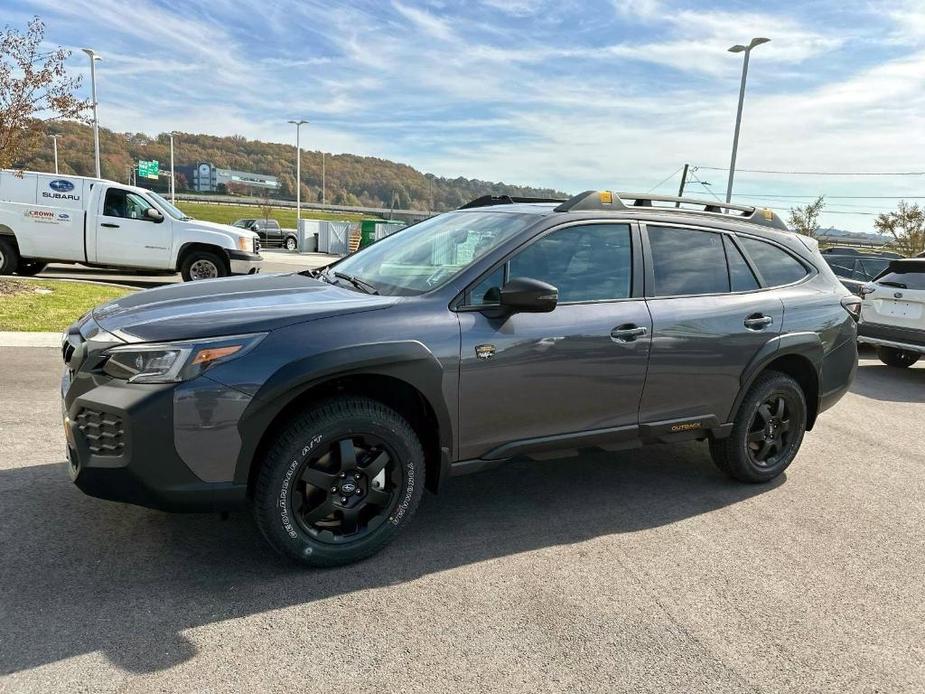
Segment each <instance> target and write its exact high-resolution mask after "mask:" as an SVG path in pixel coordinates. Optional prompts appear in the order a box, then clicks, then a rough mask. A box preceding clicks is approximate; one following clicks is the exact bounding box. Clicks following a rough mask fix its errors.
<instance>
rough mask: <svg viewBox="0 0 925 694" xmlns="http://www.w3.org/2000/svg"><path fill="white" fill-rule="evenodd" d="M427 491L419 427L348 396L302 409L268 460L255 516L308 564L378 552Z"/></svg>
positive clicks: (268, 534)
mask: <svg viewBox="0 0 925 694" xmlns="http://www.w3.org/2000/svg"><path fill="white" fill-rule="evenodd" d="M423 493H424V451H423V449H422V448H421V444H420V441H419V440H418V437H417V435H416V434H415V432H414V430H413V429H412V428H411V426H410V425H409V424H408V422H407V421H406V420H405V419H404V418H403V417H401V415H399V414H398V413H397V412H395V411H394V410H392V409H390V408H388V407H386V406H385V405H383V404H382V403H379V402H377V401H375V400H370V399H367V398H360V397H341V398H337V399H335V400H330V401H328V402H326V403H323V404H321V405H318V406H317V407H314V408H312V409H310V410H307V411H305V412H303V413H302V414H300V415H297V416H296V417H295V418H294V419H293V420H292V421H291V422H290V423H289V424H288V425H287V426H286V427H285V428H284V429H283V430H282V431H281V432H280V433H279V434H278V436H277V437H276V443H275V444H274V445H273V447H272V448H271V449H270V450H269V451H268V452H267V454H266V455H265V457H264V459H263V460H262V461H261V468H260V471H259V473H258V477H257V484H256V488H255V492H254V501H253V508H254V516H255V518H256V521H257V525H258V527H259V528H260V530H261V532H262V533H263V535H264V537H265V538H266V539H267V541H268V542H269V543H270V545H271V546H272V547H273V548H274V549H276V550H277V551H278V552H280V553H281V554H283V555H285V556H287V557H289V558H290V559H293V560H294V561H297V562H300V563H302V564H306V565H308V566H337V565H339V564H348V563H350V562H354V561H357V560H359V559H363V558H365V557H368V556H370V555H372V554H375V553H376V552H378V551H379V550H380V549H382V548H383V547H384V546H385V545H386V544H388V543H389V542H390V541H391V540H392V539H393V538H394V537H395V535H396V534H397V533H398V531H399V530H401V528H403V527H404V526H405V525H407V524H408V521H409V520H410V519H411V516H412V515H414V511H415V509H416V508H417V505H418V503H419V502H420V500H421V496H422V495H423Z"/></svg>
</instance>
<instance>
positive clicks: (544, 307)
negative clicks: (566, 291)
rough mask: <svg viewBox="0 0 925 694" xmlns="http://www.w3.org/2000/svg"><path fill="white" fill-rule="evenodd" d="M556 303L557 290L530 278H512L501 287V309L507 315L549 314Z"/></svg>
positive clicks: (557, 299) (557, 301) (557, 298)
mask: <svg viewBox="0 0 925 694" xmlns="http://www.w3.org/2000/svg"><path fill="white" fill-rule="evenodd" d="M558 303H559V290H558V289H556V288H555V287H553V286H552V285H551V284H548V283H547V282H541V281H540V280H535V279H533V278H531V277H514V278H513V279H511V280H509V281H508V283H507V284H505V285H504V286H503V287H501V307H502V308H504V309H507V312H508V313H549V312H550V311H552V310H553V309H555V307H556V304H558Z"/></svg>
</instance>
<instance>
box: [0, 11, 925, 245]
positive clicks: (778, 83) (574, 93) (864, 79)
mask: <svg viewBox="0 0 925 694" xmlns="http://www.w3.org/2000/svg"><path fill="white" fill-rule="evenodd" d="M0 10H2V17H3V21H4V23H10V24H18V25H21V26H22V25H24V24H25V22H26V21H27V19H28V18H29V17H30V16H31V15H33V14H38V15H39V16H41V17H42V19H43V20H45V22H46V24H47V30H48V33H47V38H48V40H49V41H50V42H52V43H55V44H61V45H64V46H67V47H70V48H72V49H74V50H75V53H74V55H73V56H72V58H71V59H70V61H69V65H70V67H71V68H72V69H73V70H74V71H75V72H82V73H84V74H86V73H88V69H87V60H86V57H85V56H84V55H83V54H81V53H80V52H79V48H80V47H83V46H91V47H93V48H94V49H95V50H97V51H98V52H99V53H100V54H102V55H103V58H104V60H103V62H102V63H101V64H99V68H98V91H99V101H100V122H101V124H102V125H103V126H105V127H109V128H113V129H116V130H123V131H143V132H147V133H149V134H156V133H158V132H166V131H168V130H171V129H175V130H179V131H185V132H197V133H198V132H204V133H213V134H225V135H230V134H240V135H244V136H246V137H250V138H257V139H262V140H271V141H276V142H292V141H293V139H294V133H293V127H292V126H289V125H287V124H286V121H287V120H288V119H290V118H307V119H308V120H310V121H311V125H310V126H309V127H308V129H303V143H305V146H306V147H307V148H309V149H324V150H325V151H328V152H351V153H356V154H364V155H372V156H381V157H385V158H388V159H395V160H399V161H404V162H407V163H409V164H412V165H413V166H415V167H418V168H420V169H423V170H425V171H431V172H434V173H436V174H438V175H445V176H457V175H463V176H468V177H478V178H483V179H489V180H503V181H505V182H510V183H521V184H533V185H544V186H553V187H557V188H560V189H563V190H566V191H568V192H577V191H579V190H583V189H585V188H611V189H615V190H631V191H635V190H640V189H641V190H644V191H648V190H649V189H651V188H652V187H654V186H657V184H659V183H660V181H663V180H664V179H666V178H668V179H669V180H668V181H667V182H665V183H663V184H662V185H661V186H660V187H657V188H656V190H658V191H659V192H665V193H671V192H672V191H673V190H676V188H677V183H678V178H679V174H677V173H676V174H674V176H673V177H670V176H671V175H672V172H673V171H677V170H678V169H679V168H680V167H681V165H682V164H683V163H684V162H690V163H691V164H693V165H700V166H702V167H707V166H712V167H720V168H721V167H726V166H728V161H729V152H730V146H731V140H732V126H733V119H734V116H735V108H736V99H737V94H738V86H739V75H740V70H741V56H737V55H734V54H731V53H728V52H726V49H727V48H728V47H729V46H730V45H732V44H734V43H740V42H741V43H744V42H747V41H748V39H749V38H750V37H752V36H768V37H770V38H771V39H772V41H771V43H769V44H767V45H763V46H760V47H758V48H756V49H755V51H754V53H753V55H752V61H751V66H750V70H749V84H748V94H747V97H746V104H745V116H744V120H743V129H742V135H741V141H740V148H739V159H738V167H739V168H740V169H743V170H744V169H755V170H770V171H806V170H812V171H916V170H918V171H921V170H923V169H925V156H923V155H925V2H923V0H910V1H908V2H902V1H897V2H889V3H878V2H855V3H852V2H844V1H842V2H839V1H831V2H830V1H828V0H813V1H807V2H785V1H780V2H773V3H771V2H762V3H753V2H728V1H725V2H724V1H722V0H719V1H717V2H709V3H698V2H689V1H688V2H684V1H675V0H636V1H635V2H629V1H622V0H593V1H587V2H572V1H571V0H554V1H552V0H550V1H547V0H481V1H478V0H470V1H469V2H451V1H448V0H400V1H399V0H391V1H389V0H375V1H373V0H370V1H368V2H362V1H355V2H334V1H328V2H317V1H315V0H298V1H292V2H289V1H282V2H272V1H261V0H212V1H210V2H207V3H199V2H196V1H195V0H179V1H161V2H148V1H146V0H133V2H131V3H128V2H125V1H124V0H68V1H67V2H62V1H61V0H31V1H30V2H18V1H15V0H0ZM87 86H89V85H88V84H87ZM178 147H181V145H180V144H178ZM695 175H696V177H697V178H698V179H700V180H702V181H704V182H706V183H707V184H709V186H708V187H707V186H703V185H701V184H700V183H699V182H696V181H695V182H694V183H693V184H692V186H691V187H690V188H689V192H690V193H692V194H693V193H699V194H701V195H703V196H707V197H709V196H710V195H711V193H710V190H711V189H712V191H713V193H715V194H716V195H719V196H722V195H723V193H724V190H725V176H726V174H725V172H724V171H718V170H712V169H707V168H701V169H699V170H697V171H695ZM669 177H670V178H669ZM923 183H925V177H923V176H917V177H915V176H906V177H898V176H865V177H860V176H859V177H854V176H838V177H836V176H790V175H780V174H774V175H766V174H757V173H754V174H750V173H745V172H742V173H739V174H737V177H736V187H735V192H736V194H737V197H736V200H738V201H741V202H755V201H762V202H764V203H767V204H771V205H774V206H778V207H784V208H786V207H788V206H789V205H790V204H793V203H794V202H799V201H800V199H799V198H790V197H784V196H812V195H816V194H820V193H826V194H827V195H829V196H832V197H830V201H829V209H830V212H829V213H828V214H826V216H825V219H824V222H825V223H826V224H827V225H828V224H833V225H836V226H839V227H841V228H847V229H854V230H858V231H866V230H869V229H870V228H871V222H872V220H873V216H872V215H873V214H874V213H876V212H878V211H882V210H885V209H890V208H892V207H893V206H894V204H895V202H896V200H895V199H892V198H877V199H861V198H853V199H838V198H835V197H834V196H907V197H908V198H911V197H914V196H925V185H923ZM750 196H757V197H750ZM923 201H925V198H923Z"/></svg>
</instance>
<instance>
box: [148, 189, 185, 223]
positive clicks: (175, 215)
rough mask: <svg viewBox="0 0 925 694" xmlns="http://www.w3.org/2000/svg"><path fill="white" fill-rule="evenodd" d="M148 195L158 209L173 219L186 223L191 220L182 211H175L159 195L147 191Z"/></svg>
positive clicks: (174, 208) (175, 209)
mask: <svg viewBox="0 0 925 694" xmlns="http://www.w3.org/2000/svg"><path fill="white" fill-rule="evenodd" d="M147 193H148V195H150V196H151V197H152V198H154V202H156V203H157V206H158V207H160V208H161V209H162V210H163V211H164V212H166V213H167V214H168V215H170V216H171V217H173V218H174V219H179V220H180V221H182V222H188V221H189V220H191V219H192V217H190V216H189V215H188V214H185V213H184V212H183V211H182V210H179V209H177V208H176V207H174V206H173V205H171V204H170V203H169V202H167V201H166V200H165V199H164V198H162V197H161V196H160V195H158V194H157V193H155V192H154V191H153V190H149V191H147Z"/></svg>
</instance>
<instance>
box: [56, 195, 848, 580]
mask: <svg viewBox="0 0 925 694" xmlns="http://www.w3.org/2000/svg"><path fill="white" fill-rule="evenodd" d="M858 312H859V300H858V299H857V298H856V297H854V296H852V295H851V294H850V293H849V292H848V291H847V290H846V289H845V288H844V287H842V285H841V284H840V283H839V281H838V280H837V279H836V277H835V276H834V275H833V274H832V271H831V270H830V269H829V267H828V265H827V264H826V263H825V262H824V260H823V259H822V257H821V256H820V254H819V252H818V250H817V248H816V245H815V243H814V242H812V241H810V240H808V239H806V238H804V237H801V236H797V235H795V234H793V233H791V232H789V231H787V229H786V227H785V226H784V225H783V223H782V222H781V221H780V220H779V219H778V218H777V217H776V216H775V215H774V214H773V213H772V212H770V210H759V209H755V208H752V207H742V206H736V205H722V204H717V203H710V202H703V201H693V200H688V199H679V198H666V197H657V196H655V197H654V196H648V195H639V194H622V193H621V194H615V193H610V192H608V191H603V192H601V191H588V192H586V193H582V194H580V195H577V196H575V197H573V198H571V199H569V200H566V201H561V200H558V201H548V200H527V199H513V198H510V197H500V198H491V197H486V198H481V199H479V200H475V201H473V202H471V203H469V204H468V205H465V206H464V207H463V208H461V209H460V210H457V211H454V212H449V213H446V214H441V215H439V216H436V217H433V218H431V219H428V220H427V221H424V222H421V223H419V224H416V225H414V226H411V227H408V228H406V229H404V230H402V231H400V232H398V233H396V234H394V235H392V236H389V237H387V238H385V239H382V240H381V241H378V242H377V243H375V244H372V245H370V246H369V247H367V248H365V249H363V250H361V251H360V252H358V253H355V254H353V255H351V256H349V257H347V258H344V259H342V260H340V261H338V262H336V263H334V264H332V265H330V266H328V267H327V268H324V269H322V270H319V271H312V272H301V273H290V274H273V275H259V276H254V277H240V278H227V279H220V280H214V281H203V282H196V283H193V284H184V285H175V286H170V287H164V288H160V289H152V290H149V291H145V292H139V293H137V294H133V295H130V296H127V297H124V298H121V299H118V300H116V301H114V302H111V303H108V304H105V305H103V306H100V307H99V308H97V309H95V310H93V311H92V312H91V313H89V314H88V315H86V316H85V317H83V318H82V319H81V320H80V321H78V322H77V323H76V324H74V325H73V326H72V327H71V328H69V329H68V330H67V332H66V334H65V336H64V342H63V356H64V361H65V365H66V368H65V370H64V376H63V380H62V385H61V393H62V396H63V401H64V404H63V407H64V424H65V432H66V438H67V451H68V459H69V469H70V473H71V475H72V477H73V479H74V482H75V483H76V485H77V486H78V487H79V488H80V489H82V490H83V491H84V492H86V493H87V494H90V495H93V496H97V497H102V498H105V499H113V500H118V501H125V502H129V503H135V504H141V505H145V506H150V507H154V508H159V509H165V510H172V511H229V510H233V509H237V508H242V507H247V506H250V507H251V508H252V509H253V512H254V515H255V517H256V521H257V524H258V525H259V527H260V529H261V530H262V532H263V534H264V535H265V537H266V539H267V540H268V541H269V543H270V544H271V545H272V546H273V547H274V548H276V549H277V550H279V551H280V552H282V553H283V554H285V555H287V556H289V557H291V558H293V559H295V560H297V561H300V562H304V563H306V564H309V565H315V566H324V565H334V564H341V563H345V562H350V561H354V560H357V559H360V558H362V557H366V556H368V555H370V554H372V553H374V552H376V551H377V550H379V549H380V548H382V547H383V546H384V545H385V544H386V543H388V542H389V541H390V540H391V539H392V538H393V537H395V535H396V534H397V533H398V532H399V531H400V530H401V528H403V527H404V526H405V525H407V523H408V522H409V520H410V519H411V516H412V515H413V514H414V511H415V508H416V507H417V505H418V502H419V501H420V499H421V496H422V494H423V492H424V489H425V487H426V488H427V489H429V490H431V491H434V492H436V491H438V490H439V489H440V488H441V486H443V485H444V483H445V482H446V481H447V479H448V478H450V477H452V476H455V475H462V474H466V473H470V472H476V471H479V470H485V469H487V468H491V467H494V466H496V465H499V464H503V463H504V461H506V460H509V459H511V458H514V457H517V456H526V457H530V456H531V455H534V456H535V455H538V454H548V453H549V452H552V451H567V450H574V449H583V448H588V447H602V448H606V449H619V448H629V447H635V446H639V445H641V444H647V443H655V442H671V441H684V440H691V439H697V440H702V441H705V442H707V443H708V445H709V447H710V451H711V453H712V456H713V459H714V460H715V461H716V464H717V465H718V466H719V467H720V468H721V469H722V470H723V471H724V472H725V473H727V474H728V475H730V476H732V477H734V478H735V479H737V480H740V481H742V482H766V481H768V480H771V479H773V478H775V477H777V476H778V475H780V474H781V473H782V472H783V471H784V470H785V469H786V468H787V466H788V465H790V463H791V461H792V460H793V459H794V457H795V456H796V454H797V451H798V450H799V447H800V443H801V441H802V440H803V435H804V433H805V432H806V431H808V430H810V429H812V428H813V425H814V423H815V422H816V418H817V416H818V415H819V413H820V412H822V411H823V410H825V409H826V408H828V407H831V406H832V405H833V404H834V403H835V402H836V401H837V400H838V399H839V398H840V397H841V396H842V395H843V394H844V393H845V391H846V390H847V389H848V387H849V385H850V383H851V380H852V378H853V376H854V373H855V369H856V365H857V348H856V340H857V327H856V322H857V317H858Z"/></svg>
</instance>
